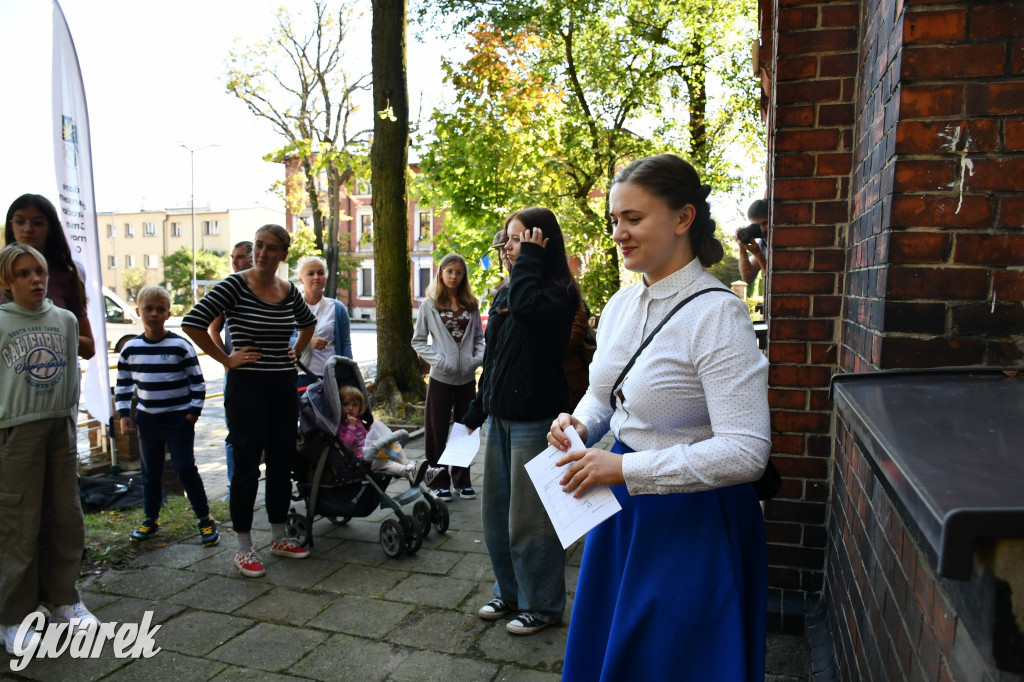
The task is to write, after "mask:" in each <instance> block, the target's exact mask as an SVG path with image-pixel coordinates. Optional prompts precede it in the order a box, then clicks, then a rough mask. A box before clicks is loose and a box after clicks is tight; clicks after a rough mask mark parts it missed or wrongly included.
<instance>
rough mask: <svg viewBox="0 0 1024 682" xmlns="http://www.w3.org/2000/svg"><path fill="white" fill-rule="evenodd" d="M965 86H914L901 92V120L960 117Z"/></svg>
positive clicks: (910, 85) (907, 87) (905, 87)
mask: <svg viewBox="0 0 1024 682" xmlns="http://www.w3.org/2000/svg"><path fill="white" fill-rule="evenodd" d="M963 95H964V87H963V85H912V84H908V83H904V84H903V87H902V88H901V90H900V120H904V119H907V118H935V117H939V116H960V115H961V105H962V103H963Z"/></svg>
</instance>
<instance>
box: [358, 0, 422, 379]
mask: <svg viewBox="0 0 1024 682" xmlns="http://www.w3.org/2000/svg"><path fill="white" fill-rule="evenodd" d="M406 2H407V0H373V26H372V28H371V30H370V44H371V64H372V67H373V105H374V106H373V109H374V112H375V115H374V117H373V145H372V147H371V148H370V179H371V181H372V183H373V200H372V206H373V230H374V235H373V251H374V254H373V258H374V286H375V289H376V298H377V386H378V388H384V387H386V386H387V385H388V384H389V383H393V384H394V385H396V386H397V387H398V388H399V389H400V390H402V391H408V390H410V389H415V390H416V391H417V392H418V393H423V391H424V388H423V379H422V378H421V377H420V373H419V366H418V364H417V362H416V353H415V352H414V351H413V350H412V346H411V345H410V343H411V342H412V292H411V290H410V282H411V281H412V271H411V267H410V265H409V219H408V211H409V189H408V186H407V182H406V170H407V167H408V159H409V95H408V92H407V89H406V72H405V31H406V7H407V5H406ZM389 109H390V110H391V111H393V114H391V115H388V116H385V117H381V116H380V115H379V114H377V113H376V112H382V111H385V110H389ZM388 113H390V111H389V112H388ZM392 118H394V119H396V120H392Z"/></svg>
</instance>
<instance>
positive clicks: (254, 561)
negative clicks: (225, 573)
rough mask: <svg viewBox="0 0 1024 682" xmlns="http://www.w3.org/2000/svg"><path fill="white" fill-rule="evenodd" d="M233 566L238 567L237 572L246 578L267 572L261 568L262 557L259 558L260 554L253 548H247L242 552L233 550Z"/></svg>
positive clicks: (257, 576)
mask: <svg viewBox="0 0 1024 682" xmlns="http://www.w3.org/2000/svg"><path fill="white" fill-rule="evenodd" d="M235 566H236V567H238V572H239V573H241V574H242V575H244V576H245V577H247V578H259V577H260V576H261V575H263V574H264V573H266V572H267V571H266V569H264V568H263V559H260V555H259V554H257V553H256V552H255V550H253V549H248V550H246V551H245V552H244V553H243V552H241V551H238V552H235Z"/></svg>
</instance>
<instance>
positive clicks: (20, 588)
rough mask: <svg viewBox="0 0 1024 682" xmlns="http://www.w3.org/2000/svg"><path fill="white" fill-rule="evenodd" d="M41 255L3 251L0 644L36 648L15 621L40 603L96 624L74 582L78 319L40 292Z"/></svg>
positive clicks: (79, 535) (62, 618) (79, 540)
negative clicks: (5, 299)
mask: <svg viewBox="0 0 1024 682" xmlns="http://www.w3.org/2000/svg"><path fill="white" fill-rule="evenodd" d="M48 274H49V270H48V268H47V265H46V259H45V258H44V257H43V255H42V254H40V253H39V252H38V251H36V250H35V249H34V248H32V247H31V246H27V245H23V244H10V245H8V246H6V247H4V248H3V249H0V287H2V289H3V292H4V295H5V296H6V297H7V299H8V300H9V301H13V303H5V304H3V305H0V395H3V396H4V400H3V401H2V403H0V446H2V447H0V547H3V552H0V642H2V643H3V645H4V646H5V648H6V649H7V652H8V653H10V654H16V655H22V654H23V653H24V652H26V651H34V650H35V647H37V646H38V643H39V641H40V637H39V633H37V632H36V631H34V630H31V629H28V628H26V631H25V632H22V633H21V636H20V637H19V636H18V634H19V633H18V629H19V626H20V625H21V622H22V621H23V620H24V619H25V618H26V617H27V616H28V615H29V614H31V613H32V612H34V611H36V610H37V609H38V608H39V605H40V604H45V605H46V607H47V608H48V610H49V611H50V620H51V621H52V622H69V623H71V622H75V621H73V620H72V619H78V620H77V623H78V627H81V628H96V627H99V621H98V620H97V619H96V617H95V616H94V615H92V614H91V613H90V612H89V610H88V609H87V608H86V607H85V605H84V604H83V603H82V601H81V598H80V597H79V595H78V589H77V588H76V582H77V580H78V572H79V569H80V567H81V563H82V545H83V544H84V543H85V524H84V521H83V518H82V507H81V504H80V502H79V499H78V457H77V439H76V435H75V417H76V416H77V412H78V394H79V372H78V358H77V356H78V320H77V319H76V318H75V316H74V315H72V314H71V313H69V312H68V311H66V310H63V309H61V308H58V307H57V306H55V305H54V304H53V302H52V301H50V299H48V298H46V284H47V280H48Z"/></svg>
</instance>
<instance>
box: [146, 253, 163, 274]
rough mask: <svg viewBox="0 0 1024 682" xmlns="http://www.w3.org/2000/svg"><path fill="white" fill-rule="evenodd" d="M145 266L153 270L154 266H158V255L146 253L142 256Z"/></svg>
mask: <svg viewBox="0 0 1024 682" xmlns="http://www.w3.org/2000/svg"><path fill="white" fill-rule="evenodd" d="M143 260H144V262H145V265H146V268H148V269H150V270H153V269H154V268H158V267H160V256H156V255H150V254H148V253H147V254H146V255H145V256H144V257H143Z"/></svg>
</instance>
